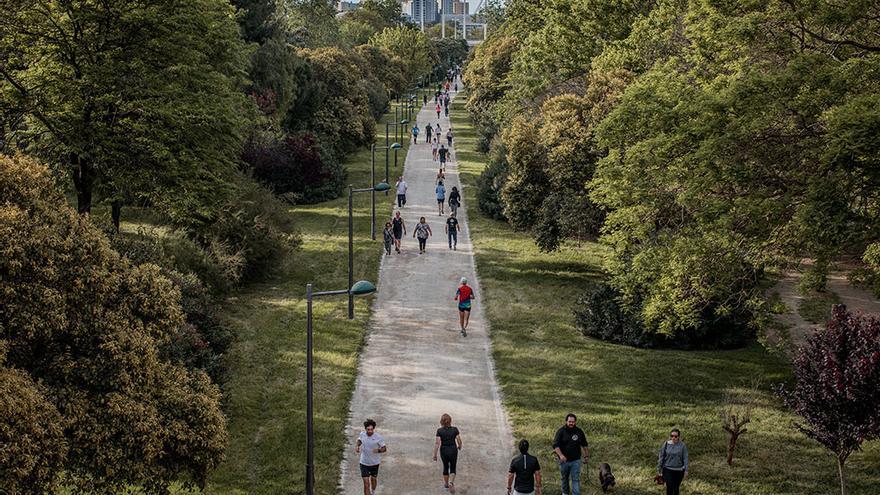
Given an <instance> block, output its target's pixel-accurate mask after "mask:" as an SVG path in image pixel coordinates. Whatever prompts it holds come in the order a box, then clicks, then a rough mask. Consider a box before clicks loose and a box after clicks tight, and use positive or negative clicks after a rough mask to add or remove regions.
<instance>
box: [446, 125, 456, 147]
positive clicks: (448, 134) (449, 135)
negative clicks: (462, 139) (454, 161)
mask: <svg viewBox="0 0 880 495" xmlns="http://www.w3.org/2000/svg"><path fill="white" fill-rule="evenodd" d="M453 137H454V135H453V134H452V127H450V128H449V130H448V131H446V144H447V146H449V147H450V148H452V138H453Z"/></svg>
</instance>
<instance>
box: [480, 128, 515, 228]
mask: <svg viewBox="0 0 880 495" xmlns="http://www.w3.org/2000/svg"><path fill="white" fill-rule="evenodd" d="M496 143H498V144H497V146H495V147H493V150H492V153H491V155H490V157H489V164H488V166H486V168H485V169H483V172H482V173H481V174H480V177H479V179H477V205H478V206H479V207H480V211H481V212H483V214H484V215H486V216H488V217H490V218H494V219H495V220H501V221H506V220H507V217H505V216H504V205H503V204H501V196H500V195H501V188H502V187H504V182H505V181H506V180H507V173H508V168H507V158H506V156H505V155H506V154H505V151H504V145H503V144H502V143H501V140H500V139H499V140H496Z"/></svg>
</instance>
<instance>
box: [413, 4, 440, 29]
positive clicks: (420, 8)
mask: <svg viewBox="0 0 880 495" xmlns="http://www.w3.org/2000/svg"><path fill="white" fill-rule="evenodd" d="M422 12H424V13H425V17H424V21H425V25H426V26H427V25H429V24H434V23H436V22H437V0H412V20H413V22H414V23H415V24H416V25H417V26H420V25H421V24H422Z"/></svg>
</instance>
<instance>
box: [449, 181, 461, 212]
mask: <svg viewBox="0 0 880 495" xmlns="http://www.w3.org/2000/svg"><path fill="white" fill-rule="evenodd" d="M460 206H461V193H459V192H458V188H457V187H455V186H452V192H451V193H449V211H451V212H452V214H453V215H457V214H458V208H459V207H460Z"/></svg>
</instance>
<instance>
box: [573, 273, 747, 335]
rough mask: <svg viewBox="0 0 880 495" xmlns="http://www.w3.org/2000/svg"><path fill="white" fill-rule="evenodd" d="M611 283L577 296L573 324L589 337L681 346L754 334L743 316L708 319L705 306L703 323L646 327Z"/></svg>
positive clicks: (593, 287)
mask: <svg viewBox="0 0 880 495" xmlns="http://www.w3.org/2000/svg"><path fill="white" fill-rule="evenodd" d="M620 301H621V295H620V293H619V292H618V291H617V290H615V289H614V288H613V287H611V286H609V285H607V284H604V283H599V284H595V285H593V286H592V287H589V288H588V289H587V290H586V292H585V293H584V294H583V295H581V296H580V297H579V298H578V300H577V307H576V309H575V310H574V316H575V326H576V327H577V328H578V330H580V332H581V333H582V334H584V335H586V336H588V337H593V338H597V339H599V340H605V341H608V342H614V343H616V344H624V345H629V346H633V347H649V348H650V347H672V348H680V349H716V348H720V349H732V348H737V347H742V346H744V345H746V344H747V343H748V342H750V341H751V340H752V339H753V338H754V331H753V330H751V328H750V326H749V325H748V319H747V318H746V317H745V316H742V315H741V316H740V317H738V318H736V317H733V316H730V317H725V318H717V317H716V318H714V319H710V315H711V314H713V311H712V310H710V309H707V310H706V311H705V315H704V316H705V317H704V318H702V319H701V320H700V321H703V322H705V323H703V324H702V325H700V326H699V327H697V328H693V329H688V330H687V331H683V332H679V333H678V334H676V335H667V334H661V333H657V332H652V331H650V330H649V329H647V328H646V327H645V326H644V325H643V323H642V322H641V321H640V320H639V318H638V317H637V316H635V315H637V314H638V311H636V310H634V309H630V308H627V307H625V306H624V305H623V304H621V302H620Z"/></svg>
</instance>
